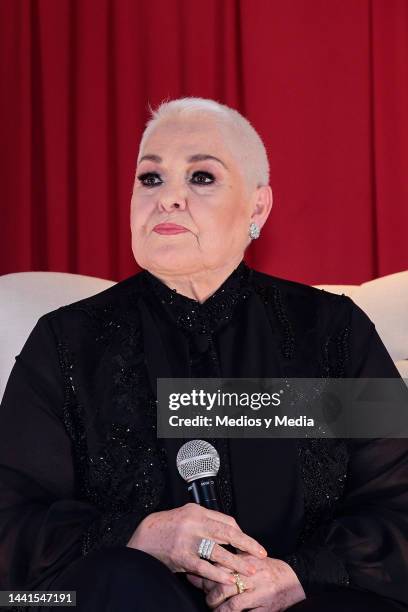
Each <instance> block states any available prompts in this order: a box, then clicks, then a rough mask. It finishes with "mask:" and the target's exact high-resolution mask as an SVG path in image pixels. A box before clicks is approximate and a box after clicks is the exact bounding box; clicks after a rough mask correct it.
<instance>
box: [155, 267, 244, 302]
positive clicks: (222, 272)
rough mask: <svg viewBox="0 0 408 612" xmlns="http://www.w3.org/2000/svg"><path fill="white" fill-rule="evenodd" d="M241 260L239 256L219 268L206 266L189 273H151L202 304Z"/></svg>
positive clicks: (178, 291) (168, 285)
mask: <svg viewBox="0 0 408 612" xmlns="http://www.w3.org/2000/svg"><path fill="white" fill-rule="evenodd" d="M241 261H242V257H239V258H236V259H234V260H231V261H229V262H228V263H226V264H224V265H221V266H219V267H217V268H213V269H208V268H205V269H203V270H200V271H197V272H192V273H189V274H177V273H169V274H167V273H165V272H161V271H160V272H159V273H156V272H155V271H151V273H152V274H154V276H156V278H158V279H159V280H161V281H162V282H163V283H164V284H165V285H167V287H169V288H170V289H175V290H176V291H177V293H180V294H181V295H184V296H185V297H188V298H191V299H193V300H197V301H198V302H200V304H202V303H203V302H205V300H206V299H208V298H209V297H210V296H211V295H213V294H214V293H215V292H216V291H217V289H218V288H219V287H220V286H221V285H222V284H223V282H224V281H225V280H226V279H227V278H228V277H229V276H230V275H231V274H232V272H233V271H234V270H235V269H236V268H237V267H238V266H239V264H240V263H241Z"/></svg>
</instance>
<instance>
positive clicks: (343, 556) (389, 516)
mask: <svg viewBox="0 0 408 612" xmlns="http://www.w3.org/2000/svg"><path fill="white" fill-rule="evenodd" d="M345 299H346V300H348V301H349V302H350V310H351V316H350V331H351V336H350V341H351V345H350V349H351V350H350V357H349V367H348V372H347V375H348V376H349V377H353V378H355V377H363V378H374V377H381V378H395V377H399V373H398V371H397V369H396V368H395V366H394V363H393V361H392V359H391V357H390V355H389V354H388V352H387V350H386V348H385V347H384V345H383V343H382V341H381V339H380V337H379V335H378V333H377V331H376V329H375V326H374V324H373V323H372V322H371V321H370V319H369V318H368V317H367V316H366V315H365V313H364V312H363V311H362V310H361V309H360V308H359V307H357V306H356V305H355V304H354V303H352V301H351V300H350V299H349V298H345ZM407 410H408V402H407ZM347 444H348V447H349V457H350V458H349V466H348V475H347V486H346V490H345V494H344V496H343V498H342V500H341V504H340V505H339V506H338V510H337V512H336V515H335V516H334V518H333V520H330V521H328V522H327V523H325V524H321V525H320V526H319V528H318V529H317V530H316V531H315V532H314V533H313V534H312V536H311V537H309V539H308V540H307V541H306V542H305V544H304V545H303V546H302V547H301V548H300V549H299V550H297V551H296V552H295V553H294V554H293V555H290V556H288V557H287V558H286V559H285V560H286V561H287V562H288V563H289V564H290V565H291V566H292V568H293V569H294V571H295V572H296V573H297V575H298V577H299V580H300V582H301V583H302V586H303V588H304V590H305V592H306V595H308V594H309V593H314V592H318V591H321V590H327V589H330V588H331V587H333V586H350V587H353V588H360V589H364V590H368V591H371V592H374V593H377V594H379V595H382V596H385V597H389V598H392V599H395V600H398V601H401V602H404V603H408V440H407V439H406V438H398V439H397V438H394V439H391V438H383V439H378V438H377V439H368V438H367V439H358V440H357V439H350V440H348V441H347Z"/></svg>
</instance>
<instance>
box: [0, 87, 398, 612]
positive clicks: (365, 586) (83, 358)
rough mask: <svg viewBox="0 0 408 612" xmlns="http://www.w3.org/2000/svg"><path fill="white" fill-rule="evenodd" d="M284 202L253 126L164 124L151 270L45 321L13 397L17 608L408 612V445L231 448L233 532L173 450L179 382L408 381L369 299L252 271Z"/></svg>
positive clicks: (149, 221) (157, 136) (2, 511)
mask: <svg viewBox="0 0 408 612" xmlns="http://www.w3.org/2000/svg"><path fill="white" fill-rule="evenodd" d="M268 183H269V177H268V161H267V155H266V151H265V148H264V146H263V144H262V141H261V139H260V137H259V136H258V134H257V133H256V132H255V130H254V129H253V127H252V126H251V125H250V124H249V122H248V121H247V120H246V119H245V118H244V117H242V116H241V115H240V114H239V113H237V112H236V111H234V110H232V109H230V108H228V107H226V106H223V105H220V104H218V103H216V102H214V101H211V100H203V99H197V98H190V99H180V100H173V101H170V102H167V103H163V104H162V105H161V106H160V107H159V109H158V110H157V111H156V112H155V113H154V116H153V118H152V119H151V120H150V122H149V123H148V125H147V127H146V130H145V132H144V134H143V138H142V141H141V145H140V150H139V156H138V162H137V170H136V178H135V184H134V190H133V196H132V206H131V229H132V246H133V253H134V256H135V259H136V261H137V262H138V264H139V265H140V266H141V267H142V268H143V271H142V272H141V273H138V274H135V275H134V276H131V277H130V278H128V279H126V280H124V281H121V282H119V283H117V284H116V285H114V286H113V287H111V288H109V289H107V290H106V291H103V292H102V293H99V294H98V295H95V296H93V297H90V298H88V299H84V300H81V301H79V302H76V303H73V304H70V305H68V306H64V307H62V308H59V309H58V310H56V311H53V312H51V313H48V314H46V315H44V316H42V317H41V318H40V319H39V321H38V322H37V324H36V325H35V327H34V329H33V331H32V333H31V335H30V336H29V338H28V340H27V342H26V344H25V345H24V347H23V349H22V351H21V353H20V355H18V356H17V357H16V363H15V365H14V367H13V370H12V373H11V375H10V378H9V381H8V385H7V388H6V391H5V395H4V398H3V402H2V405H1V411H0V489H1V495H0V587H1V588H2V589H26V590H36V591H38V590H54V591H55V590H76V592H77V609H79V610H81V612H82V611H86V612H94V611H95V612H96V611H98V612H102V611H104V610H109V611H116V610H117V611H118V612H126V611H136V610H137V611H146V612H147V611H149V612H150V611H159V610H160V611H161V610H177V611H181V612H184V611H188V610H191V611H193V610H208V608H211V609H215V610H217V611H218V612H226V611H228V610H248V609H249V610H265V611H270V612H274V611H281V610H287V609H290V610H294V611H297V612H307V611H313V612H316V611H325V612H326V611H327V610H329V609H330V610H332V611H343V610H348V611H358V612H364V611H368V610H369V611H370V612H372V611H381V612H386V611H391V610H407V609H408V546H407V540H406V538H407V534H408V487H407V484H408V470H407V450H408V447H407V442H406V440H405V439H378V438H377V439H353V440H343V439H304V440H299V439H257V440H252V439H231V440H229V441H228V440H225V439H218V440H214V441H213V444H214V445H215V446H216V447H217V450H218V452H219V454H220V457H221V469H220V474H219V482H220V492H219V493H220V496H221V499H222V503H223V512H220V511H215V510H208V509H206V508H204V507H201V506H199V505H196V504H193V503H189V498H188V494H187V491H186V488H185V486H184V483H183V482H182V481H181V479H180V477H179V475H178V474H177V473H176V468H175V457H176V453H177V450H178V448H179V447H180V445H181V444H180V440H179V441H177V440H174V439H173V440H164V439H158V437H157V435H156V396H155V394H156V381H157V378H159V377H176V378H177V377H182V378H188V377H220V376H221V377H234V378H240V377H256V378H259V377H275V378H276V377H329V376H330V377H397V376H398V373H397V371H396V369H395V367H394V365H393V362H392V361H391V358H390V356H389V355H388V353H387V351H386V350H385V348H384V346H383V344H382V342H381V340H380V339H379V336H378V335H377V332H376V330H375V327H374V325H373V323H372V322H371V321H370V320H369V319H368V318H367V316H366V315H365V314H364V313H363V312H362V311H361V310H360V309H359V308H358V307H357V306H356V305H354V303H353V302H352V301H351V300H350V299H349V298H347V297H345V296H344V295H343V296H338V295H334V294H330V293H327V292H323V291H320V290H317V289H314V288H312V287H309V286H306V285H303V284H300V283H295V282H290V281H287V280H283V279H280V278H276V277H272V276H267V275H265V274H261V273H259V272H256V271H254V270H251V269H249V268H248V267H247V266H246V265H245V264H244V263H243V255H244V251H245V249H246V248H247V246H248V244H249V243H250V241H251V240H253V239H256V238H257V237H258V236H259V233H260V231H261V229H262V227H263V225H264V223H265V221H266V219H267V217H268V214H269V212H270V210H271V206H272V193H271V189H270V187H269V185H268ZM265 483H267V487H265ZM203 538H206V539H209V540H212V542H213V543H215V544H213V548H212V551H211V555H210V558H209V559H203V558H200V555H199V550H198V549H199V544H200V542H201V541H202V539H203ZM223 545H230V546H223ZM42 609H48V608H42Z"/></svg>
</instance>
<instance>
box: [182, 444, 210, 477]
mask: <svg viewBox="0 0 408 612" xmlns="http://www.w3.org/2000/svg"><path fill="white" fill-rule="evenodd" d="M176 461H177V469H178V471H179V474H180V476H181V477H182V478H183V479H184V480H186V481H187V482H191V481H192V480H196V479H197V478H206V477H214V476H216V475H217V474H218V470H219V467H220V456H219V454H218V452H217V449H215V448H214V446H213V445H212V444H210V443H209V442H206V441H205V440H189V441H188V442H186V443H185V444H183V446H182V447H181V448H180V450H179V452H178V453H177V460H176Z"/></svg>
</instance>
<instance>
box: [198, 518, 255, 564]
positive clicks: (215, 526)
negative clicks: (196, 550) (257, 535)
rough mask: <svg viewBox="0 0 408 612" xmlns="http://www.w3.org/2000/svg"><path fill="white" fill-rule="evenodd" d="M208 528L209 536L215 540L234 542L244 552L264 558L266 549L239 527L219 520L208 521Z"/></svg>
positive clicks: (219, 542)
mask: <svg viewBox="0 0 408 612" xmlns="http://www.w3.org/2000/svg"><path fill="white" fill-rule="evenodd" d="M205 527H206V528H207V530H208V535H207V537H208V538H211V539H212V540H215V541H216V542H218V544H232V546H235V547H236V548H239V549H240V550H242V551H244V552H249V553H250V554H251V555H254V557H258V559H264V558H265V557H266V555H267V552H266V550H265V549H264V547H263V546H261V545H260V544H259V542H257V541H256V540H254V538H251V537H250V536H248V535H246V534H245V533H244V532H243V531H241V530H240V529H239V527H238V528H237V527H233V526H232V525H227V524H226V523H220V522H219V521H212V520H210V521H208V523H207V524H206V525H205Z"/></svg>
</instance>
